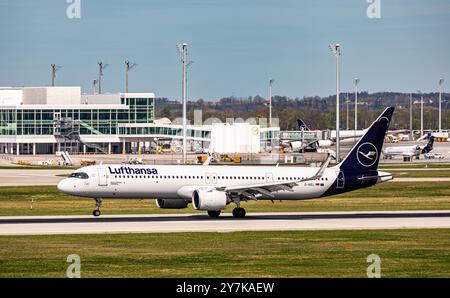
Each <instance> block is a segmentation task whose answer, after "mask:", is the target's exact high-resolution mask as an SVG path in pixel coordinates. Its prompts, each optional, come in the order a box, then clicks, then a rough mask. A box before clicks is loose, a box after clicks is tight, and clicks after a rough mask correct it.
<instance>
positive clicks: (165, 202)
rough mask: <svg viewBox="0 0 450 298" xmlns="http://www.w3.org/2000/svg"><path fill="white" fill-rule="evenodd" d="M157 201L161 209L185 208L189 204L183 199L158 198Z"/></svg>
mask: <svg viewBox="0 0 450 298" xmlns="http://www.w3.org/2000/svg"><path fill="white" fill-rule="evenodd" d="M155 202H156V206H158V208H160V209H183V208H186V207H187V205H188V201H186V200H183V199H156V200H155Z"/></svg>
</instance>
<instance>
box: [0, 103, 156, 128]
mask: <svg viewBox="0 0 450 298" xmlns="http://www.w3.org/2000/svg"><path fill="white" fill-rule="evenodd" d="M122 102H123V103H124V104H126V105H127V107H124V108H123V109H122V108H108V105H105V108H91V109H90V108H89V105H87V108H86V107H83V108H64V107H63V106H61V108H49V109H45V108H44V109H35V108H33V107H32V106H31V105H30V106H29V108H27V109H23V108H2V107H1V106H0V135H53V133H54V125H55V121H54V120H55V119H61V120H74V122H75V123H77V124H78V123H79V131H80V135H90V134H118V126H119V123H153V120H154V99H153V98H122ZM99 106H101V105H96V107H99Z"/></svg>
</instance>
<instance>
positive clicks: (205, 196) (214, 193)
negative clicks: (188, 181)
mask: <svg viewBox="0 0 450 298" xmlns="http://www.w3.org/2000/svg"><path fill="white" fill-rule="evenodd" d="M192 205H193V206H194V209H196V210H207V211H219V210H222V209H224V208H225V206H226V205H227V195H226V193H225V192H223V191H218V190H210V189H202V188H201V189H197V190H195V191H194V192H193V193H192Z"/></svg>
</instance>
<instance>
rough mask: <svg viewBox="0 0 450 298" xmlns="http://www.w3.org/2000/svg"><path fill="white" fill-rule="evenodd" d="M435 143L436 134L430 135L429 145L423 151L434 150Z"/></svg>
mask: <svg viewBox="0 0 450 298" xmlns="http://www.w3.org/2000/svg"><path fill="white" fill-rule="evenodd" d="M433 143H434V136H430V138H429V140H428V143H427V145H426V146H425V147H423V149H422V153H428V152H430V151H431V150H433Z"/></svg>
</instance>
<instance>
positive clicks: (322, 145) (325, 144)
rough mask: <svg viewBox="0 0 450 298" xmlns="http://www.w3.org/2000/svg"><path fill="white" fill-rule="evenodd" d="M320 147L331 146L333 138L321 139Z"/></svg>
mask: <svg viewBox="0 0 450 298" xmlns="http://www.w3.org/2000/svg"><path fill="white" fill-rule="evenodd" d="M318 144H319V147H330V146H331V145H333V142H332V141H331V140H319V141H318Z"/></svg>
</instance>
